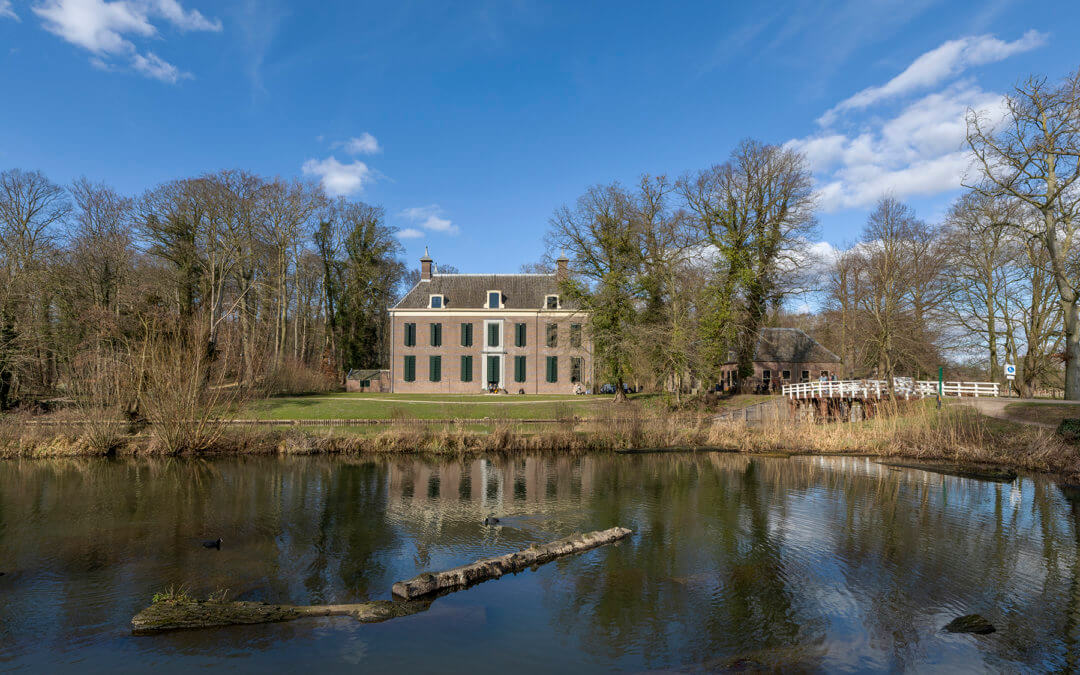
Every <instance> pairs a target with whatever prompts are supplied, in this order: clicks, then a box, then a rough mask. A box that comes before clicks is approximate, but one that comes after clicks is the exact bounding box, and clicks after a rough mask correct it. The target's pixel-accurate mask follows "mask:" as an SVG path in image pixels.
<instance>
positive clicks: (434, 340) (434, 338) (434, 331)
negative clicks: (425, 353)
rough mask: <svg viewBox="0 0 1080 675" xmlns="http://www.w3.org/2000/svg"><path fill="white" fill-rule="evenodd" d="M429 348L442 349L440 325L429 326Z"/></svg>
mask: <svg viewBox="0 0 1080 675" xmlns="http://www.w3.org/2000/svg"><path fill="white" fill-rule="evenodd" d="M431 346H432V347H442V324H441V323H433V324H431Z"/></svg>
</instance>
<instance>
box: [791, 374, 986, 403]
mask: <svg viewBox="0 0 1080 675" xmlns="http://www.w3.org/2000/svg"><path fill="white" fill-rule="evenodd" d="M893 388H894V390H895V391H896V395H897V396H899V397H901V398H907V399H910V398H925V397H927V396H934V395H936V394H937V393H938V383H937V382H936V381H934V380H917V381H916V380H912V379H911V378H910V377H895V378H893ZM999 388H1000V385H999V384H998V383H997V382H943V383H942V384H941V394H942V396H953V397H961V396H971V397H974V398H979V397H987V396H997V395H998V393H999ZM781 391H782V393H783V395H784V396H787V397H788V398H792V399H796V398H798V399H803V398H883V397H885V396H888V395H889V384H888V382H886V381H885V380H835V381H825V382H822V381H813V382H801V383H799V384H785V385H784V387H783V389H782V390H781Z"/></svg>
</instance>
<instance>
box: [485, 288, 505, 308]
mask: <svg viewBox="0 0 1080 675" xmlns="http://www.w3.org/2000/svg"><path fill="white" fill-rule="evenodd" d="M499 307H502V292H500V291H488V309H498V308H499Z"/></svg>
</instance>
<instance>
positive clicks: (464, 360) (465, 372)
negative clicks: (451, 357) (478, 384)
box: [461, 356, 472, 382]
mask: <svg viewBox="0 0 1080 675" xmlns="http://www.w3.org/2000/svg"><path fill="white" fill-rule="evenodd" d="M461 381H462V382H472V357H471V356H462V357H461Z"/></svg>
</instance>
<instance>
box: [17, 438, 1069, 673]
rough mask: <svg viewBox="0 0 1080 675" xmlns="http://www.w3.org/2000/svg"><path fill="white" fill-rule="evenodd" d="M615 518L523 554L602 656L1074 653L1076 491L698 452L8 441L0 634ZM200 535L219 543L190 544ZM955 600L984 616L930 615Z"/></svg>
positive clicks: (56, 635) (372, 592)
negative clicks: (306, 449)
mask: <svg viewBox="0 0 1080 675" xmlns="http://www.w3.org/2000/svg"><path fill="white" fill-rule="evenodd" d="M1018 497H1019V499H1017V498H1018ZM486 515H498V516H500V517H506V516H509V517H510V518H511V519H513V518H518V519H519V521H518V522H515V523H513V524H512V525H511V526H509V527H504V528H484V527H482V526H481V525H480V521H481V520H482V519H483V517H484V516H486ZM615 524H620V525H627V526H629V527H632V528H633V529H634V530H635V535H634V537H633V538H632V539H631V540H629V541H626V542H623V543H622V544H620V545H619V546H617V547H609V548H605V549H603V550H601V551H596V552H592V553H588V554H585V555H583V556H581V557H577V558H573V559H567V560H562V561H559V562H557V563H554V564H553V565H552V566H550V568H545V571H544V573H542V574H538V575H536V576H535V577H534V578H535V579H536V580H537V581H538V582H539V583H541V584H544V588H543V590H544V591H545V592H544V593H543V602H544V603H545V608H546V611H547V612H549V614H550V624H551V626H552V627H553V629H554V630H555V631H558V632H559V633H561V634H565V635H566V636H567V638H568V639H572V640H574V641H579V642H580V644H581V646H582V649H584V650H585V651H587V652H593V653H597V654H601V655H603V656H604V657H605V658H606V659H610V660H617V659H620V658H622V657H624V656H625V655H626V654H628V653H629V654H641V655H645V656H643V657H642V658H646V659H647V660H648V661H650V662H651V663H652V664H654V665H673V664H676V665H677V664H691V665H696V666H700V667H704V668H712V667H715V666H718V665H722V664H723V663H724V662H726V661H727V660H728V659H730V658H732V657H734V656H739V655H748V656H749V658H751V659H753V660H755V661H757V662H760V663H763V664H765V665H771V666H787V667H791V668H802V669H817V668H823V667H826V666H827V665H828V664H829V663H832V662H833V660H834V659H837V658H840V657H839V654H841V653H843V652H844V651H846V650H847V651H851V652H853V653H857V654H861V655H864V656H867V655H869V657H870V658H871V660H869V661H852V662H851V664H850V665H853V666H854V667H862V668H879V669H904V668H907V667H911V666H912V665H913V664H916V663H919V662H920V659H921V658H922V657H923V656H924V655H926V654H927V653H930V652H931V651H932V650H933V649H935V645H940V641H941V640H944V639H951V640H953V641H954V642H953V643H951V644H954V645H955V644H956V641H961V642H960V644H961V645H964V644H970V645H978V647H977V651H972V652H969V656H971V658H979V657H982V658H984V659H985V661H984V663H985V665H986V666H987V667H989V668H1003V667H1005V665H1007V664H1006V663H1005V662H1006V661H1007V660H1011V659H1015V660H1019V661H1022V662H1026V663H1032V664H1041V665H1043V666H1046V667H1048V668H1059V669H1066V668H1068V669H1072V670H1075V669H1077V668H1078V667H1080V656H1078V641H1080V614H1078V612H1080V586H1078V584H1080V578H1078V573H1080V567H1078V566H1080V556H1078V555H1077V550H1078V549H1080V513H1078V511H1077V507H1076V506H1075V505H1074V504H1070V505H1068V506H1066V505H1065V504H1064V503H1063V500H1062V499H1061V497H1060V495H1059V493H1058V491H1057V489H1056V488H1054V487H1053V486H1052V485H1050V484H1049V483H1046V482H1043V481H1031V480H1026V481H1023V483H1022V490H1021V493H1020V494H1019V495H1018V494H1016V493H1014V491H1013V488H1012V487H1011V486H1009V485H1002V484H995V483H984V482H978V481H967V480H961V479H957V478H951V477H943V476H940V475H935V474H930V473H925V472H921V471H912V470H890V469H888V468H886V467H882V466H880V465H877V464H875V463H873V462H870V461H868V460H865V459H853V458H849V459H844V460H840V461H837V460H825V459H814V458H806V459H798V460H781V459H751V458H748V457H746V456H740V455H726V454H718V453H709V454H679V455H672V454H665V455H635V456H607V455H592V456H586V457H565V456H562V457H559V456H530V457H506V458H488V459H476V458H465V459H455V460H446V461H443V460H438V461H436V460H425V459H418V458H413V457H409V458H388V459H379V460H375V461H360V460H348V459H344V458H312V457H302V458H274V459H270V458H250V459H230V460H215V461H209V462H202V461H191V460H178V461H170V460H142V461H137V462H136V461H125V462H102V461H84V460H70V461H65V460H55V461H47V462H10V463H7V464H3V465H0V561H3V564H4V565H5V569H4V570H3V571H5V572H8V573H9V574H11V575H12V577H9V578H8V579H9V581H13V582H15V583H17V584H18V586H19V588H20V589H31V590H29V591H21V592H18V593H10V592H8V594H7V595H8V597H7V598H6V599H7V600H8V604H7V605H6V606H5V610H4V612H2V613H0V639H2V640H3V641H4V642H7V643H12V644H16V643H19V642H23V643H27V642H30V641H34V640H40V639H45V640H52V641H55V642H57V643H59V642H60V641H62V640H63V641H71V640H74V641H78V640H79V639H80V637H81V636H90V635H92V633H93V631H100V630H101V627H102V626H116V625H124V624H126V622H127V620H128V619H129V618H130V615H131V614H132V613H133V611H134V610H136V609H138V608H139V607H140V606H141V605H142V604H144V603H145V601H146V599H147V598H148V597H149V596H150V595H152V594H153V593H154V592H155V591H158V590H161V589H162V588H163V587H165V586H167V585H169V584H178V583H187V584H190V585H191V586H192V588H193V591H195V592H196V593H197V594H205V593H206V592H209V591H212V590H215V589H217V588H230V589H232V590H233V591H234V592H237V593H241V594H246V595H247V597H253V598H262V599H267V600H285V599H288V600H291V601H294V602H303V601H311V602H333V601H350V600H354V599H360V598H364V597H375V596H380V595H383V594H385V592H386V589H387V588H388V587H389V584H390V583H391V582H392V581H394V580H395V579H394V577H395V576H396V575H399V574H402V573H403V572H404V573H406V574H407V573H408V572H411V566H410V564H409V563H408V562H407V560H408V558H407V557H406V559H405V560H406V562H404V563H402V562H401V561H400V560H399V559H398V557H399V556H401V555H402V554H405V556H408V555H413V556H414V564H416V565H420V566H424V565H426V564H427V563H428V562H429V561H430V560H435V558H434V557H433V556H434V555H435V553H436V552H438V553H440V554H441V555H443V556H456V557H457V558H458V559H461V560H463V561H464V560H465V559H468V560H471V559H474V558H476V557H479V555H478V554H489V553H493V552H496V551H504V550H509V549H514V548H518V547H520V546H523V545H527V544H528V543H531V542H533V541H537V540H539V539H544V538H548V537H550V536H553V535H561V534H568V533H569V532H571V531H574V530H588V529H595V528H601V527H609V526H611V525H615ZM216 536H222V537H223V538H224V539H225V545H224V548H223V550H222V551H220V552H217V551H213V552H208V551H206V550H204V549H202V547H200V546H199V545H198V541H199V540H200V539H203V538H213V537H216ZM429 556H430V557H429ZM436 562H438V561H436ZM118 599H119V600H118ZM969 611H977V612H979V613H982V614H984V615H985V616H987V617H988V618H990V620H991V621H992V622H993V623H994V624H995V625H997V626H998V629H999V632H998V633H997V634H995V636H994V638H993V639H987V640H983V639H980V640H978V641H977V642H976V641H975V639H973V638H955V637H954V638H945V637H943V636H942V635H941V633H940V632H939V630H938V629H939V628H940V625H941V624H943V623H944V622H945V621H947V620H948V619H949V618H952V616H955V615H956V614H960V613H967V612H969ZM13 616H19V617H22V618H20V619H19V620H18V622H16V621H13V620H12V619H11V617H13ZM25 617H29V619H27V618H25ZM863 626H865V637H864V633H863V630H864V628H863ZM270 630H271V631H274V630H278V629H276V628H275V629H270ZM281 630H284V629H281ZM242 632H243V631H237V632H236V634H237V635H240V634H241V633H242ZM244 634H247V633H244ZM263 634H267V635H271V634H276V633H273V632H269V633H263ZM282 634H283V635H284V634H285V633H282ZM42 636H43V637H42ZM87 639H89V637H87ZM841 640H847V642H843V643H841V642H840V641H841ZM965 640H966V641H967V642H963V641H965ZM176 644H178V645H180V644H186V643H185V642H184V641H183V640H181V639H178V640H177V642H176ZM972 649H975V648H974V647H972ZM826 657H828V659H829V660H828V661H827V660H825V659H826ZM1003 664H1004V665H1003Z"/></svg>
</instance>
